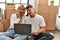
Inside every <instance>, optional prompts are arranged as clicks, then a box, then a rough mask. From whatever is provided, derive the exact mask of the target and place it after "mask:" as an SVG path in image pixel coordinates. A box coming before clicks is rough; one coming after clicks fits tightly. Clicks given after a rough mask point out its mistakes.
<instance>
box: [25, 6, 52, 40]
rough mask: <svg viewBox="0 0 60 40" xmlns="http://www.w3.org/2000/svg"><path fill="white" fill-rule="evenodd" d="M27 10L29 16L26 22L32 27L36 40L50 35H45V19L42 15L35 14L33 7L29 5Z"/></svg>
mask: <svg viewBox="0 0 60 40" xmlns="http://www.w3.org/2000/svg"><path fill="white" fill-rule="evenodd" d="M26 9H27V13H28V15H29V16H28V18H27V19H26V20H25V23H26V24H31V25H32V35H33V37H34V40H37V39H40V38H41V37H44V36H47V35H48V33H44V32H45V26H46V24H45V21H44V18H43V17H42V16H41V15H38V14H37V13H35V11H34V9H33V7H32V5H28V6H27V7H26ZM49 35H50V34H49ZM50 36H52V35H50ZM48 37H49V36H48ZM47 39H48V40H52V38H50V39H49V38H47ZM42 40H43V39H42Z"/></svg>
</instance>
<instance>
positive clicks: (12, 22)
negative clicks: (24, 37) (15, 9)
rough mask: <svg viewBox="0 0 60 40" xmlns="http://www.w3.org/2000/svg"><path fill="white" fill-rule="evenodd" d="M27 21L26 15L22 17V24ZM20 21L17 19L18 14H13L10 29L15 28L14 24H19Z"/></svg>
mask: <svg viewBox="0 0 60 40" xmlns="http://www.w3.org/2000/svg"><path fill="white" fill-rule="evenodd" d="M25 19H26V16H25V15H24V16H23V17H22V24H24V20H25ZM19 21H20V19H19V18H17V15H16V14H12V15H11V19H10V28H14V23H19Z"/></svg>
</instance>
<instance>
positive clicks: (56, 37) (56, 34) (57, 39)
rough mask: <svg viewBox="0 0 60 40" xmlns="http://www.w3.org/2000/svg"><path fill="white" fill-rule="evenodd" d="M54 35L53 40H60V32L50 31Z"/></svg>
mask: <svg viewBox="0 0 60 40" xmlns="http://www.w3.org/2000/svg"><path fill="white" fill-rule="evenodd" d="M50 32H52V33H53V34H54V39H53V40H60V31H50Z"/></svg>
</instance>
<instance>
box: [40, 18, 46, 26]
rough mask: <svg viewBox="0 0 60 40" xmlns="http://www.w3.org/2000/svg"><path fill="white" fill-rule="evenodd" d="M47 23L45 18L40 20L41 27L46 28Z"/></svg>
mask: <svg viewBox="0 0 60 40" xmlns="http://www.w3.org/2000/svg"><path fill="white" fill-rule="evenodd" d="M45 26H46V23H45V20H44V18H43V17H41V18H40V27H45Z"/></svg>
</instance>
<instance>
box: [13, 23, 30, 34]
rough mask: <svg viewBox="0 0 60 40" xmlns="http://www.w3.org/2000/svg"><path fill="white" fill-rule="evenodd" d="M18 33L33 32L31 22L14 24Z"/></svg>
mask: <svg viewBox="0 0 60 40" xmlns="http://www.w3.org/2000/svg"><path fill="white" fill-rule="evenodd" d="M14 31H15V33H16V34H31V24H14Z"/></svg>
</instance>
